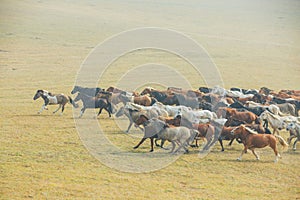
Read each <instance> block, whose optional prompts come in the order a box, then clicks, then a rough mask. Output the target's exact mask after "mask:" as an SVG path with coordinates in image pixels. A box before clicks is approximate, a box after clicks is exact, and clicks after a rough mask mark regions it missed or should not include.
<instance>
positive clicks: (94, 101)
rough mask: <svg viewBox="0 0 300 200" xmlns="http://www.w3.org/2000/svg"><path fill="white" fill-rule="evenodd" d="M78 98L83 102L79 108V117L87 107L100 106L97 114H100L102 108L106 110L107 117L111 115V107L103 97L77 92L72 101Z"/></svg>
mask: <svg viewBox="0 0 300 200" xmlns="http://www.w3.org/2000/svg"><path fill="white" fill-rule="evenodd" d="M79 100H81V101H82V103H83V107H82V108H81V111H80V115H79V118H81V117H82V115H83V113H84V111H85V110H86V109H87V108H100V110H99V112H98V114H97V116H99V115H100V114H101V112H102V110H103V109H104V110H106V111H107V113H108V115H109V117H111V114H112V113H113V110H112V107H111V106H110V105H109V103H108V101H107V100H106V99H104V98H96V97H94V96H89V95H86V94H84V93H78V94H77V96H76V98H75V99H74V101H75V102H77V101H79Z"/></svg>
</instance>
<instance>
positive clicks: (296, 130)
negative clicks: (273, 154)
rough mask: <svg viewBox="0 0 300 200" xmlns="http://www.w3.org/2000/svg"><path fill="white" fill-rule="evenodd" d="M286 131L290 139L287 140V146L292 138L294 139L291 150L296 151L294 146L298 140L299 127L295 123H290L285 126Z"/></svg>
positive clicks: (299, 135)
mask: <svg viewBox="0 0 300 200" xmlns="http://www.w3.org/2000/svg"><path fill="white" fill-rule="evenodd" d="M286 130H287V131H290V137H289V138H288V139H287V140H288V144H290V143H291V141H292V139H293V138H296V140H295V142H294V144H293V150H294V151H296V144H297V142H298V141H299V140H300V125H299V124H297V123H296V122H291V123H289V124H288V125H287V127H286Z"/></svg>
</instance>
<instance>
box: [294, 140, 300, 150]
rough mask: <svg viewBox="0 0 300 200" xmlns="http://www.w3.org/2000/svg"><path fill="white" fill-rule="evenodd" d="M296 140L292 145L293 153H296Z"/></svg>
mask: <svg viewBox="0 0 300 200" xmlns="http://www.w3.org/2000/svg"><path fill="white" fill-rule="evenodd" d="M298 139H299V138H297V139H296V140H295V142H294V144H293V150H294V151H296V144H297V142H298Z"/></svg>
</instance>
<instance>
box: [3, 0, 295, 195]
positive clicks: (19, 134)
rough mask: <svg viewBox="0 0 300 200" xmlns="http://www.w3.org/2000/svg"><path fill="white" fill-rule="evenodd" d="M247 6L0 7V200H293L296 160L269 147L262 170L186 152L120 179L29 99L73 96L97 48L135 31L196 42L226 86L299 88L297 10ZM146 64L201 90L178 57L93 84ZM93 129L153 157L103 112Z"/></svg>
mask: <svg viewBox="0 0 300 200" xmlns="http://www.w3.org/2000/svg"><path fill="white" fill-rule="evenodd" d="M251 2H252V3H250V2H243V3H241V2H240V1H230V2H226V3H225V2H217V1H216V2H210V3H209V2H193V1H189V2H187V3H184V2H182V1H172V2H166V1H164V2H153V1H149V2H144V1H143V3H139V2H126V3H125V2H123V1H112V2H96V1H95V2H94V1H89V2H80V1H78V2H77V1H74V2H61V1H50V2H46V1H21V2H20V1H2V2H1V6H0V16H1V20H0V28H1V32H0V33H1V35H0V44H1V47H0V50H1V51H0V77H1V79H0V111H1V116H0V120H1V123H0V124H1V137H0V161H1V163H0V199H29V198H34V199H148V198H157V199H166V198H168V199H241V198H242V199H297V198H298V199H299V198H300V190H299V188H300V187H299V186H300V184H299V162H300V160H299V150H297V151H296V152H293V151H291V150H288V151H287V152H284V153H283V158H282V159H281V160H280V161H279V163H277V164H274V163H273V159H274V156H273V153H272V151H271V149H268V148H266V149H262V150H259V153H260V154H261V161H259V162H257V161H255V160H254V156H253V155H251V154H247V155H245V156H244V160H243V161H242V162H237V161H235V159H236V157H237V156H238V155H239V154H240V151H241V149H242V146H241V145H238V144H234V145H233V147H227V148H226V151H225V152H222V153H221V152H220V148H219V146H218V144H217V145H216V146H215V148H214V149H213V150H212V152H211V153H210V154H209V155H208V156H206V157H205V158H203V159H200V158H199V157H198V155H197V150H193V151H192V153H191V154H188V155H183V156H181V157H180V158H179V159H178V160H177V161H175V162H174V163H172V164H171V165H169V166H167V167H166V168H163V169H161V170H158V171H155V172H150V173H140V174H132V173H125V172H120V171H117V170H114V169H111V168H109V167H107V166H105V165H103V164H101V162H99V161H98V160H97V159H95V158H94V157H93V156H91V155H90V154H89V152H88V151H87V150H86V148H85V147H84V146H83V144H82V142H81V140H80V139H79V136H78V134H77V131H76V127H75V123H74V119H73V116H72V108H71V106H70V105H68V106H67V107H66V110H65V113H64V115H63V116H58V115H52V114H51V111H53V110H54V107H51V106H49V111H44V112H43V114H42V115H37V114H36V112H37V111H38V110H39V109H40V106H41V104H42V101H41V100H38V101H37V102H33V100H32V97H33V95H34V93H35V91H36V90H37V89H47V90H49V91H53V92H57V93H58V92H62V93H65V94H70V91H71V89H72V87H73V84H74V81H75V78H76V73H77V71H78V69H79V66H80V64H81V63H82V61H83V60H84V58H85V57H86V56H87V55H88V53H89V52H90V50H91V49H92V48H93V47H95V46H96V45H97V44H98V43H99V42H101V41H103V40H104V39H106V38H107V37H110V36H111V35H113V34H117V33H119V32H121V31H124V30H127V29H131V28H136V27H141V26H158V27H163V28H170V29H175V30H178V31H180V32H183V33H185V34H187V35H189V36H191V37H192V38H194V39H195V40H197V41H198V42H199V43H200V44H202V45H203V46H204V47H205V49H207V51H208V52H209V53H210V55H211V57H212V59H213V60H214V61H215V63H216V64H217V66H218V68H219V70H220V73H221V75H222V78H223V80H224V85H225V87H227V88H228V87H231V86H238V87H243V88H259V87H261V86H267V87H270V88H273V89H275V90H279V89H299V83H300V82H299V72H300V68H299V65H300V60H299V54H300V50H299V43H300V40H299V23H298V19H299V12H297V11H298V10H299V4H298V2H294V1H282V2H281V1H278V2H277V1H276V3H271V2H270V3H267V2H265V3H261V2H260V1H257V2H256V1H251ZM145 61H146V62H159V63H163V64H166V65H170V66H173V67H174V68H176V69H177V70H178V71H179V72H181V73H182V74H184V75H185V76H187V77H188V79H189V80H190V81H191V84H192V86H193V87H195V88H196V87H198V86H201V85H202V84H203V80H201V79H199V78H198V76H195V74H194V73H193V72H192V69H191V68H190V66H189V65H188V64H187V63H186V62H184V61H182V60H181V59H179V58H178V57H176V56H174V55H171V54H169V53H166V52H161V51H141V52H133V53H131V54H128V55H126V56H124V57H122V58H120V59H119V60H117V61H116V62H114V63H113V64H112V66H111V68H110V69H109V70H108V71H107V72H106V74H105V79H103V80H102V82H100V83H99V85H100V86H102V87H108V86H110V85H111V84H114V83H115V81H116V80H118V78H119V77H120V76H121V75H122V73H124V71H126V70H127V69H129V68H130V67H132V66H137V65H140V64H143V63H144V62H145ZM76 112H78V111H76ZM91 112H92V111H89V113H91ZM87 115H88V114H87ZM83 120H86V119H83ZM99 121H100V122H101V124H103V125H105V130H106V131H107V136H108V138H109V139H110V140H111V141H112V142H113V143H115V144H118V145H119V146H120V148H121V149H123V150H125V151H129V152H138V153H141V154H142V153H145V152H147V151H148V150H149V147H148V142H146V143H145V144H144V145H143V146H141V148H140V149H139V150H137V151H134V150H132V146H133V145H134V144H136V143H137V142H138V139H137V138H132V137H129V136H127V135H125V134H123V133H122V132H121V130H120V129H119V128H118V127H117V126H115V123H114V122H113V120H112V119H109V118H108V117H107V115H106V114H103V115H102V116H101V117H100V119H99ZM282 134H283V135H284V137H287V133H286V132H284V131H283V132H282ZM298 149H300V148H299V146H298Z"/></svg>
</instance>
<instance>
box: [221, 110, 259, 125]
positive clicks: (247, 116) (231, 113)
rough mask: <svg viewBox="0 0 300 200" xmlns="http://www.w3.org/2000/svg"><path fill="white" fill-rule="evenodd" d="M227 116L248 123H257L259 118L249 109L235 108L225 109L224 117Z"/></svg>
mask: <svg viewBox="0 0 300 200" xmlns="http://www.w3.org/2000/svg"><path fill="white" fill-rule="evenodd" d="M229 117H232V118H233V119H238V120H241V121H244V122H246V123H248V124H252V123H256V124H259V123H260V122H259V119H258V116H257V115H256V114H254V113H252V112H250V111H243V112H240V111H237V110H235V109H228V110H227V111H226V117H225V118H226V119H228V118H229Z"/></svg>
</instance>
